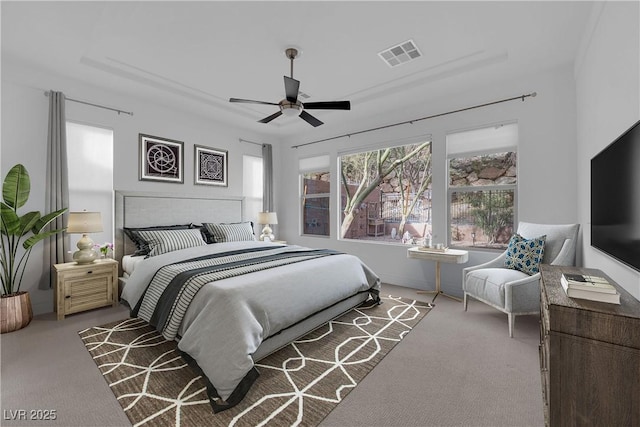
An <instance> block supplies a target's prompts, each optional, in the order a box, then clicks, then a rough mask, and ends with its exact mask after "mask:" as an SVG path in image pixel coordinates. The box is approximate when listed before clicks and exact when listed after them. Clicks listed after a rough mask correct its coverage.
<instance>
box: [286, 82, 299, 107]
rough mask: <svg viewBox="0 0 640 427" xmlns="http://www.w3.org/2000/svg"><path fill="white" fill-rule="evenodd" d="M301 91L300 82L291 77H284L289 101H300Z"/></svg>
mask: <svg viewBox="0 0 640 427" xmlns="http://www.w3.org/2000/svg"><path fill="white" fill-rule="evenodd" d="M299 90H300V82H299V81H298V80H296V79H292V78H291V77H287V76H284V92H285V94H286V97H287V101H289V102H293V103H295V102H296V101H298V91H299Z"/></svg>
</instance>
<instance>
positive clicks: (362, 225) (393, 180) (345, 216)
mask: <svg viewBox="0 0 640 427" xmlns="http://www.w3.org/2000/svg"><path fill="white" fill-rule="evenodd" d="M340 172H341V173H340V208H341V211H342V216H341V221H342V223H341V226H340V237H341V238H346V239H359V240H372V241H376V242H382V243H385V242H386V243H391V242H394V243H399V242H401V241H402V242H403V243H413V242H414V241H417V240H418V239H422V238H423V237H424V236H426V235H428V234H429V233H431V141H430V139H428V140H423V141H419V142H415V143H412V144H407V145H400V146H395V147H387V148H382V149H377V150H373V151H366V152H361V153H355V154H344V155H341V156H340Z"/></svg>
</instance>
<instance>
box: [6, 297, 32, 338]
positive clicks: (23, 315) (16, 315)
mask: <svg viewBox="0 0 640 427" xmlns="http://www.w3.org/2000/svg"><path fill="white" fill-rule="evenodd" d="M0 317H1V318H2V324H1V326H0V333H3V334H4V333H7V332H13V331H17V330H18V329H22V328H24V327H25V326H27V325H28V324H29V322H31V319H33V311H32V309H31V298H30V297H29V292H24V291H23V292H17V293H15V294H10V295H2V297H0Z"/></svg>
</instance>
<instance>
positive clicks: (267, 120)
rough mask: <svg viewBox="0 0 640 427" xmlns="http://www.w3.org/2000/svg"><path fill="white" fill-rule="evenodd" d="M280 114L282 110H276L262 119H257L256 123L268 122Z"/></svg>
mask: <svg viewBox="0 0 640 427" xmlns="http://www.w3.org/2000/svg"><path fill="white" fill-rule="evenodd" d="M281 115H282V111H276V112H275V113H273V114H272V115H270V116H269V117H265V118H264V119H262V120H258V123H269V122H270V121H271V120H273V119H275V118H276V117H280V116H281Z"/></svg>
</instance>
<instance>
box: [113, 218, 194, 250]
mask: <svg viewBox="0 0 640 427" xmlns="http://www.w3.org/2000/svg"><path fill="white" fill-rule="evenodd" d="M189 228H193V227H192V225H191V224H180V225H158V226H154V227H138V228H132V227H125V228H124V234H126V235H127V237H129V239H131V241H132V242H133V243H134V244H135V245H136V251H135V252H134V253H133V255H135V256H138V255H147V254H148V253H149V251H150V250H151V249H149V243H148V242H147V241H146V239H144V238H143V237H142V236H141V235H140V232H141V231H152V230H186V229H189Z"/></svg>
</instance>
